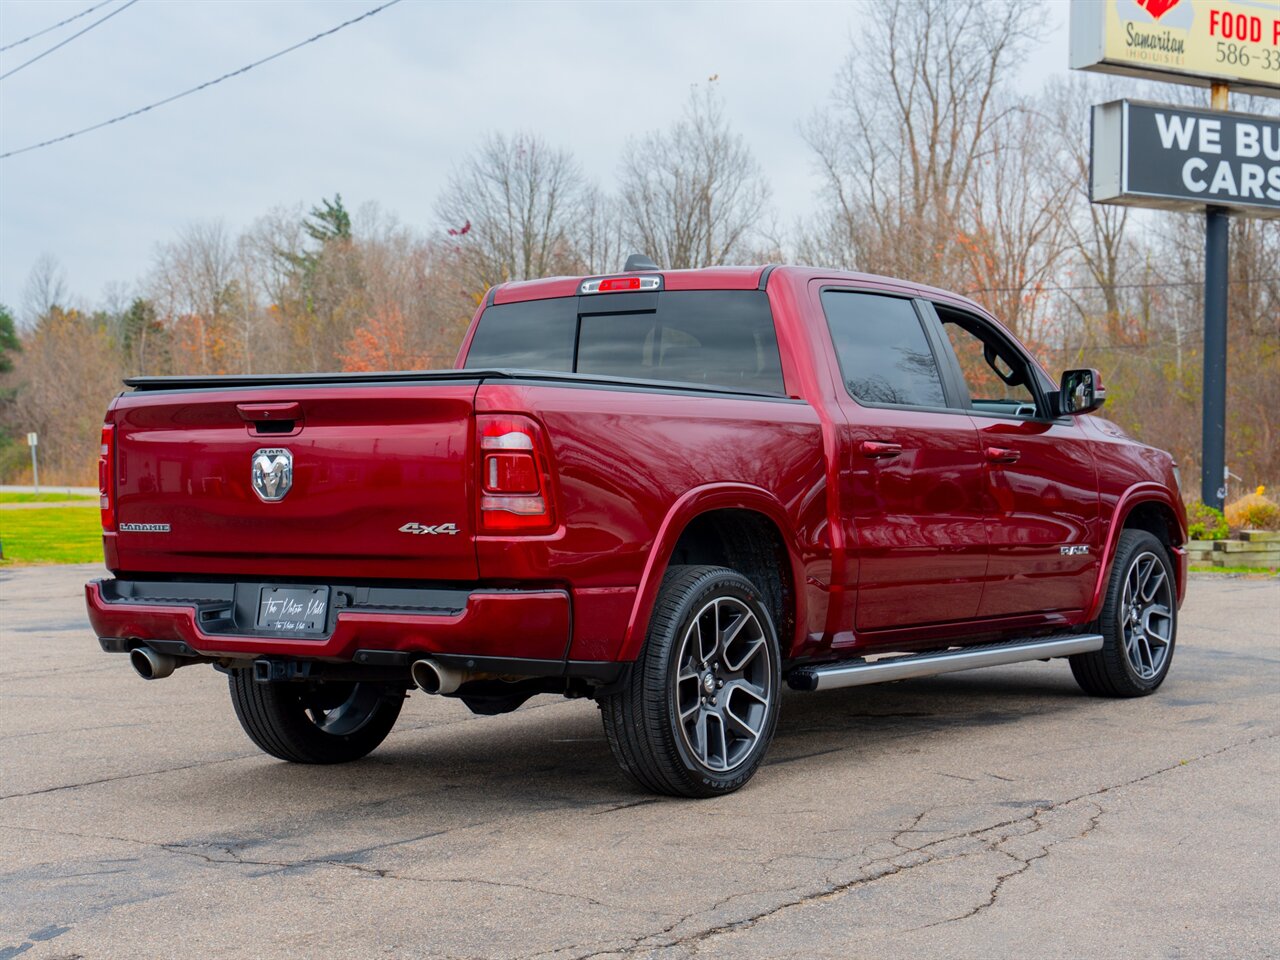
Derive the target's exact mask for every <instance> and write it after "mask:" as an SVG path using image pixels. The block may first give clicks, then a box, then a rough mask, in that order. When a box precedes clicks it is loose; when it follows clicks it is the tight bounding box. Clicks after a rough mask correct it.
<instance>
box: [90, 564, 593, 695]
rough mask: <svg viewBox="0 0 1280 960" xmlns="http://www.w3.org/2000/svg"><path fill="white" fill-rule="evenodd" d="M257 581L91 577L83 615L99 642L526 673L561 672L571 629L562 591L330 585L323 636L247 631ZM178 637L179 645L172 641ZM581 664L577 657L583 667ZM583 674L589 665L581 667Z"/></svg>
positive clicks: (181, 651) (184, 652)
mask: <svg viewBox="0 0 1280 960" xmlns="http://www.w3.org/2000/svg"><path fill="white" fill-rule="evenodd" d="M257 586H258V585H257V584H222V583H212V584H211V583H201V584H196V583H163V582H138V581H122V580H92V581H90V582H89V583H87V584H86V585H85V601H86V604H87V607H88V612H89V622H90V624H92V626H93V629H94V630H95V631H96V632H97V634H98V636H99V637H100V638H102V639H103V647H104V649H127V647H128V646H129V645H131V644H132V645H137V643H139V642H141V643H152V642H155V645H156V646H157V647H162V648H165V649H166V650H167V651H168V652H171V653H174V654H177V655H179V656H199V657H212V658H235V659H246V658H257V657H263V656H268V657H296V658H302V659H314V660H331V661H339V662H341V661H350V662H354V663H367V664H370V665H375V664H376V665H383V666H393V665H398V664H400V663H405V664H407V663H408V662H409V660H410V659H412V658H413V657H416V656H421V655H447V656H449V657H450V658H451V659H452V657H455V656H460V657H475V658H483V659H486V660H489V659H501V660H508V661H517V660H518V661H530V662H531V663H530V666H531V668H532V667H534V663H535V662H536V664H537V666H536V669H534V670H533V671H532V672H533V673H545V672H547V671H548V670H552V669H553V668H555V669H554V670H553V672H555V673H557V674H562V673H563V672H564V668H566V667H567V665H568V663H569V661H568V659H567V655H568V647H569V640H570V636H571V631H572V626H571V624H572V614H571V606H572V605H571V602H570V598H569V594H568V592H567V591H564V590H528V591H521V590H447V591H446V590H422V591H407V590H401V591H392V590H381V589H378V588H374V589H369V588H350V589H349V590H348V588H345V587H341V588H340V587H333V588H332V592H331V595H332V596H333V597H334V598H335V601H334V602H335V604H336V606H335V609H334V611H333V613H332V614H331V616H330V622H329V629H328V631H327V633H326V635H324V636H316V637H313V638H304V637H296V636H294V637H290V636H278V635H271V636H268V635H262V634H255V635H249V634H251V633H252V631H249V632H246V631H244V630H243V629H242V628H241V626H240V624H242V623H245V622H249V623H251V622H252V619H251V618H252V614H248V615H247V616H246V614H245V612H244V611H245V610H246V608H247V605H248V604H250V603H255V602H256V601H252V600H251V599H249V598H250V597H256V589H257ZM179 645H181V646H179ZM583 666H584V667H585V666H586V665H585V664H584V665H583ZM588 672H589V670H588Z"/></svg>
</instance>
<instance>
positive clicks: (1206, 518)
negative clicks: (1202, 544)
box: [1187, 500, 1230, 540]
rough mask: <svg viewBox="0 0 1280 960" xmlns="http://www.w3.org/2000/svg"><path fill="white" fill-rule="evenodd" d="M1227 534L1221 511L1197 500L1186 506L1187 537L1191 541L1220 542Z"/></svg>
mask: <svg viewBox="0 0 1280 960" xmlns="http://www.w3.org/2000/svg"><path fill="white" fill-rule="evenodd" d="M1228 533H1230V530H1229V529H1228V528H1227V521H1226V520H1225V519H1224V518H1223V516H1222V511H1221V510H1217V509H1214V508H1213V507H1211V506H1209V505H1208V504H1207V503H1201V502H1200V501H1199V500H1193V501H1192V502H1191V503H1189V504H1188V505H1187V536H1189V537H1190V538H1191V539H1192V540H1221V539H1222V538H1223V537H1225V536H1226V535H1227V534H1228Z"/></svg>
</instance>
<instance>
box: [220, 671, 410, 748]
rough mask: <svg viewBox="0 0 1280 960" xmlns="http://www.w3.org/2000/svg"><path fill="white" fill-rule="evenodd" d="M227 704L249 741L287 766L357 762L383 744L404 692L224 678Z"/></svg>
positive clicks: (234, 675)
mask: <svg viewBox="0 0 1280 960" xmlns="http://www.w3.org/2000/svg"><path fill="white" fill-rule="evenodd" d="M228 682H229V685H230V689H231V703H232V705H233V706H234V707H235V710H236V716H237V717H238V718H239V720H240V726H242V727H243V728H244V732H245V733H247V734H248V735H249V739H250V740H252V741H253V742H254V743H256V744H257V745H258V746H259V747H261V748H262V749H263V750H264V751H265V752H267V753H269V754H271V756H273V757H278V758H279V759H281V760H288V761H289V762H291V763H347V762H349V761H351V760H359V759H360V758H361V757H363V756H365V755H366V754H368V753H369V752H370V751H372V750H373V749H375V748H376V747H377V746H378V744H380V743H382V741H383V740H385V739H386V737H387V734H389V733H390V732H391V728H392V727H393V726H395V722H396V718H397V717H399V716H400V708H401V707H402V706H403V705H404V691H402V690H400V689H399V688H397V687H388V686H385V685H383V684H372V683H348V682H338V683H317V682H308V683H258V682H257V681H255V680H254V679H253V671H252V670H231V671H229V673H228Z"/></svg>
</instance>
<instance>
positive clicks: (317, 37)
mask: <svg viewBox="0 0 1280 960" xmlns="http://www.w3.org/2000/svg"><path fill="white" fill-rule="evenodd" d="M130 2H136V0H130ZM399 2H400V0H388V2H387V3H384V4H381V5H380V6H377V7H374V8H373V9H372V10H366V11H365V12H364V13H362V14H360V16H358V17H352V18H351V19H350V20H346V21H344V22H343V23H340V24H338V25H337V26H336V27H332V28H330V29H328V30H325V31H324V32H323V33H317V34H316V35H315V36H314V37H309V38H307V39H306V40H303V41H301V42H299V43H295V44H294V45H293V46H291V47H285V48H284V49H283V50H280V51H277V52H276V53H273V54H271V56H269V57H263V58H262V59H261V60H255V61H254V62H253V63H250V64H248V65H247V66H243V67H241V68H240V69H238V70H232V71H231V72H230V73H224V74H223V75H222V76H220V77H215V78H214V79H213V80H206V81H205V82H204V83H202V84H200V85H199V86H195V87H192V88H191V89H189V90H183V91H182V92H181V93H175V94H174V95H173V96H171V97H165V98H164V99H163V100H157V101H156V102H155V103H149V104H147V105H146V106H145V107H139V108H138V109H137V110H130V111H129V112H128V113H122V114H120V116H118V117H112V118H111V119H110V120H103V121H102V122H101V123H95V124H94V125H93V126H91V127H85V128H84V129H82V130H74V131H72V132H71V133H64V134H63V135H62V136H60V137H54V138H53V139H52V140H44V141H41V142H40V143H33V144H31V145H30V146H28V147H20V148H19V149H17V150H10V151H8V152H7V153H0V160H4V159H5V158H6V157H16V156H17V155H18V154H20V153H26V152H27V151H29V150H39V149H40V148H41V147H48V146H51V145H52V144H55V143H61V142H62V141H63V140H70V139H71V138H72V137H78V136H80V135H81V134H85V133H90V132H92V131H94V130H101V129H102V128H103V127H108V126H110V125H111V124H113V123H119V122H120V121H121V120H128V119H129V118H130V117H136V116H137V115H138V114H140V113H146V112H147V111H148V110H154V109H155V108H156V107H163V106H164V105H165V104H167V103H173V101H175V100H181V99H182V98H183V97H187V96H190V95H191V94H193V93H198V92H200V91H201V90H204V89H205V88H206V87H212V86H214V85H215V84H218V83H221V82H222V81H223V80H229V79H231V78H232V77H237V76H239V75H240V74H242V73H248V72H249V71H250V70H252V69H253V68H254V67H260V66H262V65H263V64H264V63H270V62H271V61H272V60H275V59H277V58H279V57H283V56H284V55H285V54H286V53H292V52H293V51H294V50H297V49H299V48H301V47H305V46H306V45H307V44H309V43H315V42H316V41H317V40H322V39H324V38H325V37H327V36H330V35H332V34H335V33H337V32H338V31H339V30H342V29H344V28H346V27H349V26H351V25H352V24H353V23H359V22H360V21H361V20H364V19H367V18H368V17H372V16H373V15H374V14H375V13H380V12H381V11H383V10H385V9H387V7H394V6H395V5H396V4H397V3H399Z"/></svg>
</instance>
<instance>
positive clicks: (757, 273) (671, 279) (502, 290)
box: [485, 264, 982, 310]
mask: <svg viewBox="0 0 1280 960" xmlns="http://www.w3.org/2000/svg"><path fill="white" fill-rule="evenodd" d="M655 274H656V275H658V276H660V277H662V287H663V289H664V290H764V289H765V288H766V286H767V285H768V283H769V281H770V279H771V278H773V277H774V276H778V275H790V276H792V277H794V278H796V279H798V280H800V281H801V282H806V281H809V280H824V279H831V280H834V281H845V282H852V283H855V284H857V285H858V286H860V287H868V288H877V287H878V288H881V289H887V288H890V287H893V288H898V289H900V290H902V289H903V288H905V290H904V292H909V293H911V294H913V295H915V296H920V297H925V298H928V299H945V300H950V301H952V302H954V303H963V304H967V305H969V306H972V307H974V308H976V309H979V310H981V309H982V308H981V306H980V305H979V304H977V303H975V302H974V301H972V300H970V299H969V298H968V297H965V296H963V295H961V294H958V293H954V292H952V291H950V290H943V289H941V288H939V287H930V286H926V285H924V284H920V283H914V282H912V281H910V280H902V279H898V278H895V277H885V276H880V275H878V274H874V273H858V272H855V271H851V270H832V269H828V268H824V267H811V266H802V265H785V266H784V265H779V264H761V265H758V266H742V267H699V268H697V269H693V270H657V271H654V270H637V271H634V272H632V273H606V274H598V275H596V274H588V275H585V276H573V277H543V278H540V279H537V280H512V281H509V282H507V283H500V284H497V285H496V286H493V287H490V288H489V291H488V293H487V294H486V295H485V305H486V306H493V305H494V304H503V303H520V302H522V301H526V300H549V299H552V298H554V297H573V296H577V295H578V291H579V290H580V289H581V287H582V283H583V281H586V280H597V279H601V278H609V277H626V276H654V275H655Z"/></svg>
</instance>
